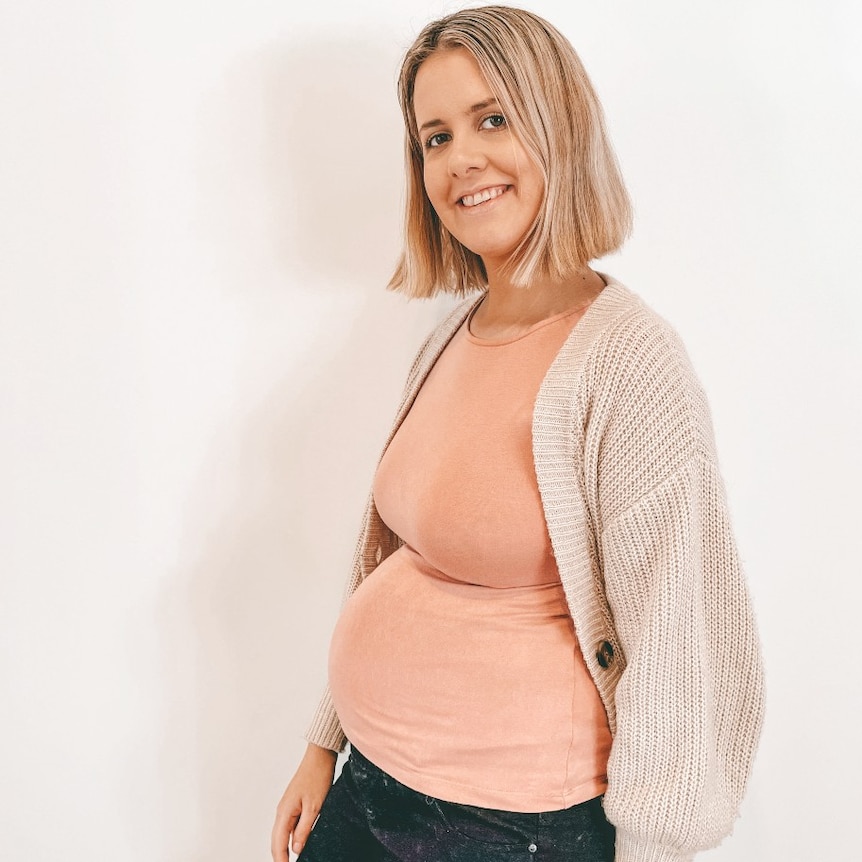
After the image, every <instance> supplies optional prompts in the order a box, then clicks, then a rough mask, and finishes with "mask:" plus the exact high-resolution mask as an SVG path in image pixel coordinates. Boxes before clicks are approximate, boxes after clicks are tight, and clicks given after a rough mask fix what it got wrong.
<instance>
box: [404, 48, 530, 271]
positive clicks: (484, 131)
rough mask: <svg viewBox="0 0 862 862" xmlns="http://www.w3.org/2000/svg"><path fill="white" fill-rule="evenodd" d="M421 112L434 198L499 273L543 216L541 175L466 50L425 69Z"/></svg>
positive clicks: (417, 100) (418, 99) (443, 55)
mask: <svg viewBox="0 0 862 862" xmlns="http://www.w3.org/2000/svg"><path fill="white" fill-rule="evenodd" d="M413 110H414V113H415V116H416V126H417V128H418V129H419V140H420V141H421V143H422V147H423V152H424V156H425V162H424V178H425V192H426V194H427V195H428V199H429V200H430V201H431V205H432V206H433V207H434V209H435V210H436V212H437V215H438V216H439V217H440V221H441V222H443V224H444V226H445V227H446V228H447V229H448V230H449V232H450V233H451V234H452V235H453V236H454V237H455V238H456V239H457V240H459V241H460V242H461V243H462V244H463V245H465V246H466V247H467V248H469V249H470V250H471V251H472V252H474V253H475V254H478V255H479V256H480V257H481V258H482V260H483V262H484V264H485V267H486V269H487V270H488V274H489V276H491V274H492V273H493V271H494V270H496V269H498V268H499V267H500V266H501V265H502V264H503V263H505V262H506V261H507V260H508V258H509V256H510V255H511V253H512V252H513V251H514V250H515V248H517V246H518V243H520V241H521V240H522V239H523V237H524V235H525V234H526V233H527V231H528V230H529V229H530V227H531V226H532V225H533V222H534V221H535V218H536V216H537V215H538V212H539V208H540V206H541V204H542V198H543V196H544V181H543V179H542V174H541V171H540V169H539V167H538V166H537V165H536V164H535V163H534V162H533V160H532V159H531V158H530V157H529V156H528V155H527V151H526V150H525V149H524V147H523V146H522V145H521V143H520V142H519V141H518V139H517V137H515V135H513V134H512V133H511V131H510V130H509V127H508V125H507V123H506V118H505V117H504V116H503V115H502V114H501V113H500V107H499V105H498V104H497V101H496V99H495V98H494V96H493V95H492V93H491V90H490V87H489V86H488V83H487V81H486V80H485V78H484V76H483V75H482V72H481V70H480V69H479V65H478V63H477V62H476V60H475V59H474V58H473V55H472V54H470V53H469V51H467V50H465V49H463V48H455V49H451V50H443V51H438V52H437V53H435V54H432V55H431V56H430V57H429V58H428V59H427V60H425V62H424V63H423V64H422V65H421V66H420V67H419V71H418V72H417V74H416V82H415V87H414V92H413Z"/></svg>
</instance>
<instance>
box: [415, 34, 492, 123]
mask: <svg viewBox="0 0 862 862" xmlns="http://www.w3.org/2000/svg"><path fill="white" fill-rule="evenodd" d="M491 96H492V92H491V88H490V87H489V86H488V82H487V81H486V80H485V76H484V75H483V74H482V70H481V69H480V68H479V64H478V63H477V62H476V59H475V58H474V57H473V55H472V54H471V53H470V52H469V51H468V50H467V49H466V48H448V49H445V50H441V51H437V52H435V53H434V54H432V55H431V56H430V57H429V58H428V59H427V60H425V62H424V63H422V65H421V66H420V67H419V71H418V72H417V73H416V81H415V83H414V85H413V113H414V115H415V117H416V122H417V125H420V126H421V125H422V123H424V122H427V121H428V120H429V119H432V118H438V117H439V118H441V119H442V118H443V117H442V115H444V114H447V113H452V112H459V111H462V110H465V109H466V108H467V107H468V106H470V105H475V104H477V103H478V102H482V101H485V100H487V99H488V98H490V97H491Z"/></svg>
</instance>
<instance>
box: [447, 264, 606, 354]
mask: <svg viewBox="0 0 862 862" xmlns="http://www.w3.org/2000/svg"><path fill="white" fill-rule="evenodd" d="M596 274H597V275H598V276H600V278H601V279H602V281H604V283H605V286H604V287H603V288H602V289H601V290H600V291H599V292H598V293H597V294H596V295H595V297H593V299H592V300H591V302H590V303H589V304H588V305H586V306H583V305H582V306H580V307H578V308H570V309H567V310H566V311H561V312H559V313H557V314H554V315H552V316H551V317H546V318H545V319H544V320H539V321H536V323H534V324H533V325H532V326H530V327H529V328H528V329H526V330H524V332H522V333H521V334H520V335H514V336H510V337H508V338H507V337H502V338H483V337H482V336H480V335H474V334H473V332H472V331H471V329H470V324H471V323H472V321H473V315H474V314H475V313H476V311H477V310H478V309H479V306H480V305H481V304H482V303H483V302H484V301H485V297H486V296H487V295H488V294H487V292H486V293H485V295H484V296H483V297H482V298H481V299H480V300H479V301H478V302H477V303H476V304H475V305H474V306H473V307H472V308H471V309H470V313H469V314H468V315H467V318H466V319H465V321H464V324H463V329H464V334H465V337H466V338H467V341H469V342H470V343H471V344H476V345H478V346H479V347H505V346H506V345H507V344H514V343H515V342H516V341H521V340H523V339H524V338H527V337H528V336H530V335H532V334H533V333H534V332H537V331H538V330H540V329H544V328H545V327H546V326H550V325H551V324H553V323H557V322H558V321H560V320H563V319H564V318H566V317H571V316H573V315H576V314H577V315H579V316H580V317H583V316H584V315H585V314H586V313H587V312H588V311H589V310H590V309H591V308H592V307H593V305H594V304H595V302H596V300H598V299H599V297H600V296H601V295H602V294H603V293H604V292H605V289H606V288H607V287H608V286H609V285H610V283H611V278H610V277H609V276H607V275H605V274H604V273H601V272H597V273H596Z"/></svg>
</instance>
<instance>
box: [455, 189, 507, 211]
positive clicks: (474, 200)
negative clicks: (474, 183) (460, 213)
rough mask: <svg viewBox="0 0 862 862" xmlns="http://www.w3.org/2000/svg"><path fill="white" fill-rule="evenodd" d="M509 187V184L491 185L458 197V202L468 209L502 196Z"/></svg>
mask: <svg viewBox="0 0 862 862" xmlns="http://www.w3.org/2000/svg"><path fill="white" fill-rule="evenodd" d="M508 189H509V186H489V187H488V188H485V189H480V190H479V191H477V192H474V193H472V194H468V195H464V196H463V197H460V198H458V203H459V204H461V206H464V207H467V208H468V209H469V208H471V207H477V206H479V204H484V203H487V202H488V201H491V200H494V198H498V197H500V195H502V194H503V193H504V192H506V191H508Z"/></svg>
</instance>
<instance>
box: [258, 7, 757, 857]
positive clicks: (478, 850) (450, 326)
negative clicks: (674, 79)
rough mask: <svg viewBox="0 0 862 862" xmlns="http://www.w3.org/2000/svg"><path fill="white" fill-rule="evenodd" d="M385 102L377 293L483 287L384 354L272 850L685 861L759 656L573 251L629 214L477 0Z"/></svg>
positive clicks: (702, 517)
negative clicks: (389, 358) (366, 480)
mask: <svg viewBox="0 0 862 862" xmlns="http://www.w3.org/2000/svg"><path fill="white" fill-rule="evenodd" d="M399 88H400V101H401V107H402V110H403V113H404V120H405V124H406V129H407V164H408V174H409V180H408V186H409V188H408V199H407V230H406V243H405V250H404V253H403V256H402V260H401V262H400V265H399V267H398V270H397V272H396V274H395V276H394V277H393V280H392V283H391V285H390V286H391V287H393V288H395V289H398V290H403V291H405V292H406V293H408V294H410V295H412V296H431V295H433V294H435V293H437V292H439V291H450V292H456V293H468V292H470V291H473V290H476V289H479V290H481V291H482V292H481V294H480V295H479V296H478V298H470V299H467V300H466V301H465V302H464V303H462V304H461V305H459V306H458V307H457V308H456V309H455V310H454V311H453V312H452V314H451V315H450V317H449V318H448V319H447V320H446V321H445V322H444V323H443V324H441V325H440V326H439V327H438V328H437V329H436V330H435V331H434V332H433V333H432V334H431V336H430V337H429V339H428V340H427V342H426V343H425V344H424V345H423V347H422V349H421V351H420V353H419V355H418V357H417V359H416V361H415V363H414V365H413V368H412V369H411V372H410V375H409V378H408V381H407V385H406V389H405V394H404V398H403V402H402V404H401V407H400V409H399V411H398V415H397V418H396V422H395V426H394V429H393V431H392V433H391V435H390V438H389V441H387V445H386V448H385V451H384V455H383V457H382V459H381V462H380V464H379V467H378V470H377V473H376V476H375V480H374V488H373V493H372V496H371V499H370V501H369V503H368V507H367V510H366V515H365V525H364V529H363V532H362V535H361V537H360V540H359V545H358V548H357V553H356V558H355V561H354V566H353V573H352V577H351V579H350V583H349V586H348V590H347V600H346V603H345V605H344V608H343V610H342V614H341V616H340V619H339V621H338V625H337V626H336V629H335V632H334V635H333V639H332V645H331V650H330V689H331V693H330V692H327V694H326V696H325V697H324V700H323V702H322V703H321V706H320V708H319V710H318V713H317V715H316V717H315V720H314V722H313V725H312V727H311V729H310V731H309V733H308V736H307V738H308V741H309V746H308V750H307V753H306V755H305V757H304V759H303V761H302V763H301V764H300V767H299V769H298V770H297V773H296V775H295V776H294V778H293V780H292V781H291V783H290V785H289V786H288V788H287V790H286V791H285V794H284V797H283V798H282V800H281V802H280V804H279V808H278V814H277V819H276V824H275V828H274V831H273V844H272V851H273V858H274V859H276V860H285V859H286V858H287V847H288V842H289V841H290V840H292V841H293V845H292V846H293V849H294V850H296V851H301V852H302V856H301V859H302V862H336V860H342V859H343V860H348V859H349V860H422V862H434V860H453V862H455V860H459V861H460V862H479V860H481V862H495V860H515V859H521V860H527V859H541V860H547V862H556V860H569V862H595V860H616V862H646V860H651V862H671V860H674V862H678V860H687V859H691V858H692V856H693V855H694V854H695V853H696V852H697V851H698V850H701V849H703V848H706V847H709V846H712V845H714V844H716V843H718V842H719V841H720V840H721V838H722V837H724V836H725V835H726V834H727V833H728V832H729V830H730V827H731V824H732V822H733V820H734V818H735V816H736V813H737V809H738V805H739V802H740V799H741V796H742V793H743V790H744V786H745V783H746V780H747V777H748V773H749V770H750V765H751V760H752V757H753V753H754V749H755V746H756V742H757V739H758V735H759V731H760V724H761V717H762V673H761V664H760V654H759V645H758V640H757V634H756V630H755V624H754V619H753V615H752V611H751V608H750V603H749V600H748V595H747V591H746V587H745V584H744V580H743V576H742V573H741V571H740V566H739V561H738V556H737V552H736V548H735V544H734V539H733V535H732V532H731V528H730V524H729V521H728V513H727V506H726V502H725V497H724V492H723V486H722V482H721V478H720V476H719V472H718V467H717V462H716V453H715V447H714V442H713V435H712V429H711V426H710V419H709V412H708V408H707V404H706V401H705V399H704V395H703V392H702V390H701V387H700V385H699V384H698V382H697V380H696V378H695V376H694V374H693V372H692V370H691V367H690V364H689V361H688V359H687V357H686V354H685V351H684V348H683V346H682V345H681V343H680V341H679V339H678V337H677V336H676V334H675V333H674V332H673V330H672V329H671V328H670V327H669V326H668V325H667V324H666V323H665V322H664V321H663V320H662V319H661V318H660V317H658V316H657V315H656V314H655V313H654V312H652V311H651V310H650V309H649V308H648V307H647V306H646V305H645V304H644V303H643V302H642V301H641V300H640V299H639V298H638V297H637V296H636V295H635V294H633V293H632V292H631V291H629V290H628V289H627V288H625V287H624V286H623V285H621V284H620V283H619V282H618V281H616V280H615V279H613V278H612V277H611V276H609V275H606V274H602V273H599V272H596V271H594V270H592V269H591V268H590V267H589V262H590V261H592V260H595V259H597V258H599V257H601V256H603V255H605V254H607V253H609V252H611V251H613V250H615V249H616V248H618V247H619V246H620V245H621V244H622V242H623V240H624V239H625V236H626V235H627V233H628V230H629V227H630V221H631V212H630V205H629V201H628V197H627V194H626V191H625V188H624V186H623V184H622V181H621V179H620V176H619V171H618V168H617V164H616V161H615V158H614V156H613V152H612V149H611V147H610V144H609V142H608V139H607V135H606V133H605V129H604V123H603V119H602V111H601V108H600V106H599V103H598V101H597V98H596V96H595V93H594V91H593V89H592V87H591V85H590V82H589V80H588V79H587V77H586V74H585V73H584V71H583V68H582V67H581V64H580V62H579V60H578V58H577V56H576V54H575V53H574V51H573V49H572V48H571V46H570V45H569V43H568V42H567V41H566V40H565V38H564V37H563V36H561V35H560V34H559V33H558V32H557V31H556V30H555V29H554V28H553V27H551V26H550V25H549V24H548V23H547V22H545V21H543V20H542V19H540V18H538V17H536V16H535V15H532V14H530V13H527V12H524V11H521V10H517V9H512V8H508V7H501V6H488V7H483V8H480V9H470V10H466V11H462V12H457V13H455V14H453V15H450V16H447V17H446V18H443V19H441V20H439V21H435V22H433V23H432V24H429V25H428V26H427V27H426V28H425V29H424V30H423V31H422V33H421V34H420V36H419V37H418V39H417V40H416V43H415V44H414V45H413V46H412V48H411V49H410V50H409V51H408V53H407V55H406V57H405V60H404V63H403V66H402V70H401V76H400V82H399ZM372 573H373V577H371V575H372ZM346 740H349V741H350V743H351V752H350V757H349V759H348V761H347V763H346V764H345V766H344V769H343V770H342V773H341V775H340V777H339V779H338V781H336V782H335V784H334V785H333V787H332V790H331V792H330V785H331V784H332V778H333V775H334V765H335V758H336V752H337V751H339V750H341V749H342V748H343V747H344V745H345V742H346ZM324 800H325V801H324ZM318 813H319V815H320V816H319V819H318V820H317V824H316V825H315V826H314V830H313V831H312V825H313V824H314V821H315V818H316V817H317V815H318Z"/></svg>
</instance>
